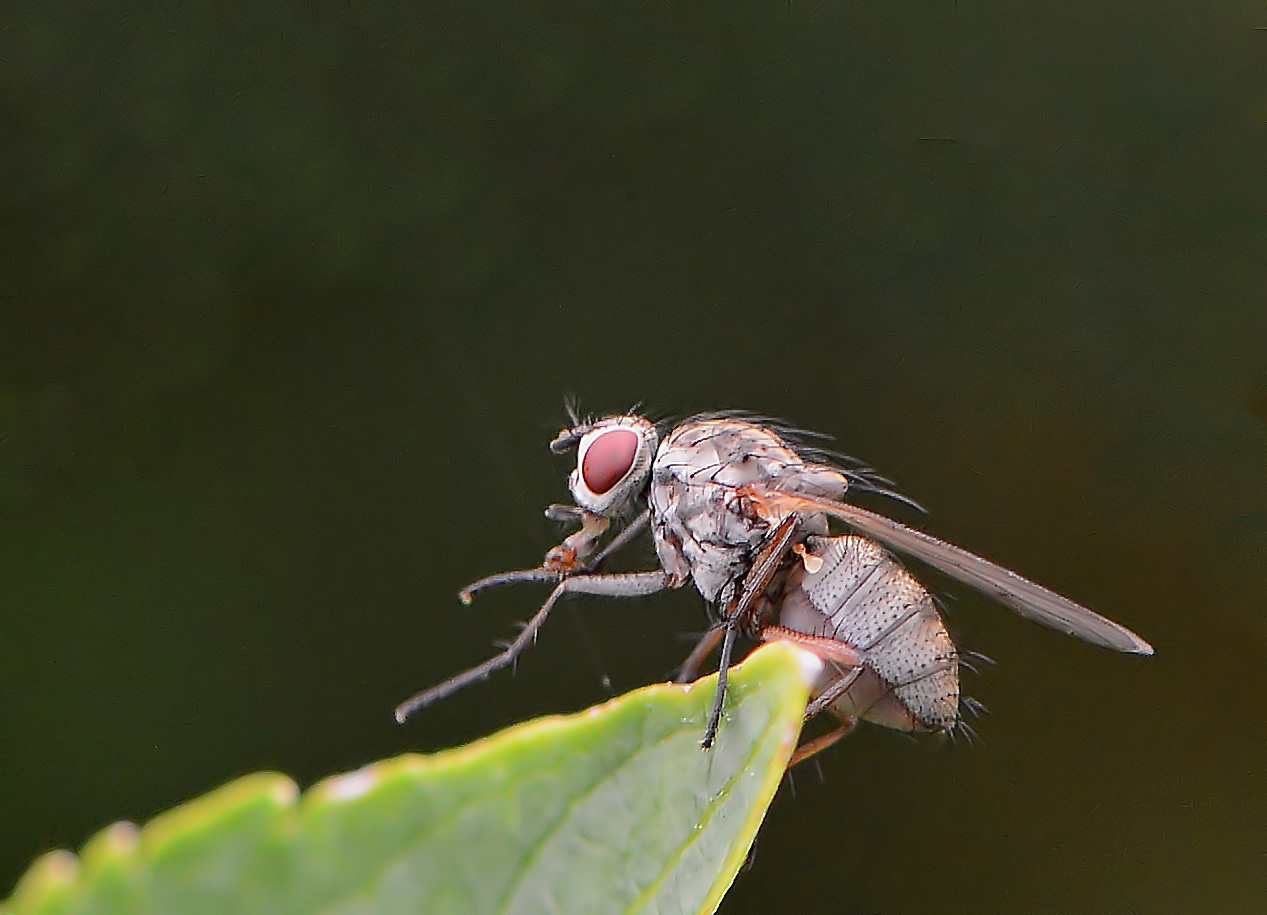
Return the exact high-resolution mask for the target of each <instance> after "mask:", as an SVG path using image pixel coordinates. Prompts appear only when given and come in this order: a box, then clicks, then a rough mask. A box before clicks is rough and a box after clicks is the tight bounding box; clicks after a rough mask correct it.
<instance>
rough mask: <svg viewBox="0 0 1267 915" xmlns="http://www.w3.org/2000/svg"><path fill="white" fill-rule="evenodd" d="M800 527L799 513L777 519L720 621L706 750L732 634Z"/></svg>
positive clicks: (722, 695)
mask: <svg viewBox="0 0 1267 915" xmlns="http://www.w3.org/2000/svg"><path fill="white" fill-rule="evenodd" d="M800 529H801V521H800V517H799V516H798V515H795V514H791V515H788V516H786V517H785V518H784V519H783V520H782V521H780V522H779V526H778V527H776V528H775V529H774V531H773V532H772V533H771V534H770V537H769V539H768V540H767V541H766V545H765V546H763V547H762V548H761V552H759V553H758V554H757V557H756V559H755V560H753V563H752V568H750V569H749V570H748V574H747V575H745V576H744V580H743V588H742V589H741V591H740V593H739V599H738V600H737V601H736V602H735V604H734V606H732V607H731V609H730V612H729V613H727V614H726V619H725V622H724V623H723V627H724V628H723V633H724V639H723V641H722V645H721V665H720V667H719V668H718V670H717V698H715V699H714V700H713V714H712V715H711V716H710V717H709V719H708V728H707V730H705V731H704V739H703V740H701V741H700V746H702V747H703V748H704V749H705V750H707V749H708V748H709V747H711V746H712V745H713V741H714V740H715V739H716V738H717V727H718V725H720V724H721V713H722V705H723V704H724V702H725V700H726V679H727V676H726V675H727V672H728V671H729V670H730V656H731V652H732V651H733V650H734V647H735V636H736V635H738V632H739V627H740V626H746V625H748V624H749V617H750V616H751V614H752V610H753V607H754V606H755V605H756V603H757V601H758V600H759V599H760V598H761V595H762V594H763V593H764V592H765V589H766V588H767V587H769V585H770V582H771V581H772V580H773V578H774V576H775V573H776V572H778V571H779V566H780V565H782V563H783V559H784V557H786V556H787V554H788V552H789V551H790V550H791V549H792V544H793V543H794V542H795V541H796V538H797V536H798V535H799V534H800ZM692 654H694V652H692Z"/></svg>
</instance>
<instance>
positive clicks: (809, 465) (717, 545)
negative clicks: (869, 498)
mask: <svg viewBox="0 0 1267 915" xmlns="http://www.w3.org/2000/svg"><path fill="white" fill-rule="evenodd" d="M747 486H752V487H756V488H758V489H762V488H767V489H777V490H779V491H782V492H791V493H804V494H807V495H814V496H820V497H827V498H838V497H839V496H841V495H843V494H844V492H845V490H846V488H847V487H848V479H847V478H846V477H845V475H844V473H842V472H841V471H840V470H838V469H837V468H834V467H830V466H829V465H826V464H816V463H814V462H811V461H806V460H805V459H803V458H802V457H801V456H800V455H799V454H797V453H796V451H795V450H793V449H792V447H791V446H790V445H788V443H787V442H785V441H784V440H783V439H782V438H780V437H779V436H778V435H777V434H775V433H774V432H772V431H771V430H769V429H767V428H764V427H762V426H759V425H756V424H754V423H750V422H746V421H744V420H741V419H735V418H712V419H697V420H688V421H686V422H684V423H682V424H681V425H679V426H678V427H676V428H675V429H674V430H673V431H672V432H671V433H669V435H668V436H667V437H666V438H665V440H664V441H663V442H662V443H661V444H660V447H659V448H658V449H657V451H656V454H655V459H654V461H653V463H652V469H651V486H650V490H649V491H648V495H647V501H648V505H649V507H650V509H651V519H652V530H653V533H654V536H655V541H656V553H657V555H658V556H659V558H660V562H661V563H662V564H663V566H664V567H665V569H666V570H668V571H670V572H671V573H673V574H675V575H681V576H683V577H685V576H686V575H688V574H689V575H690V577H691V579H692V580H693V581H694V583H695V586H696V588H697V589H698V590H699V592H700V594H702V595H703V596H704V598H705V599H706V600H709V601H713V600H717V599H718V596H719V595H720V594H722V593H723V592H724V591H725V589H726V588H727V587H731V586H733V585H734V584H735V583H736V582H737V581H739V580H740V579H742V578H743V576H744V575H745V574H746V572H747V570H748V568H749V567H750V565H751V561H752V557H753V555H755V553H756V551H757V550H758V549H760V546H761V544H762V543H763V542H764V540H765V538H766V536H767V535H768V534H769V531H770V529H771V527H772V523H771V520H772V519H770V518H766V517H762V516H761V515H760V514H759V513H757V512H756V511H754V510H753V509H752V507H751V506H749V505H746V504H745V499H744V498H743V487H747ZM805 520H806V524H807V527H806V529H807V530H809V531H811V532H818V533H826V530H827V527H826V519H825V518H822V517H821V516H813V517H809V518H807V519H805ZM774 523H777V519H774Z"/></svg>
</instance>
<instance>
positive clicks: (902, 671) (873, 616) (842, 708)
mask: <svg viewBox="0 0 1267 915" xmlns="http://www.w3.org/2000/svg"><path fill="white" fill-rule="evenodd" d="M807 547H808V549H809V551H810V553H811V554H812V555H813V556H814V557H816V558H817V559H819V560H821V564H819V563H815V564H814V565H815V569H816V570H815V571H813V572H810V571H809V570H808V569H807V568H806V566H805V565H804V564H803V563H799V562H798V563H795V564H794V565H793V566H792V569H791V571H790V572H789V573H788V578H787V583H786V585H785V587H784V593H783V600H782V602H781V604H780V607H779V613H778V622H779V624H780V625H782V626H785V627H787V628H788V629H794V630H796V631H798V632H804V633H806V634H808V635H813V636H817V637H820V638H830V639H835V640H838V641H842V642H845V643H847V644H849V645H850V646H852V647H853V648H855V649H856V650H858V651H859V652H861V653H862V655H863V658H864V661H863V666H864V667H865V668H866V669H865V670H864V671H863V674H862V675H861V676H859V677H858V679H857V681H856V682H855V683H854V685H853V686H852V687H851V688H850V689H849V690H848V691H846V692H845V693H844V694H843V695H842V696H841V698H840V700H838V701H837V702H836V703H835V705H834V706H833V711H834V712H835V713H836V714H838V715H841V716H842V717H845V716H855V717H859V718H863V719H866V720H869V721H873V722H874V723H876V724H881V725H884V726H886V727H891V728H897V729H898V730H936V731H942V730H949V729H950V728H953V727H954V726H955V724H956V722H958V720H959V655H958V652H957V650H956V648H955V644H954V642H953V641H952V639H951V638H950V634H949V633H948V632H947V631H946V626H945V624H944V623H943V622H942V619H941V615H940V614H939V613H938V612H937V607H936V604H935V603H934V601H933V598H932V595H930V594H929V593H928V591H927V590H926V589H925V588H924V587H923V586H922V585H920V584H919V582H917V581H916V580H915V579H914V577H912V576H911V574H910V573H909V572H907V571H906V569H905V568H903V567H902V565H901V563H899V562H898V561H897V560H896V559H895V558H893V556H891V555H890V554H889V553H888V552H887V551H885V550H884V549H883V548H882V547H880V546H879V545H877V544H875V543H873V542H872V541H870V540H867V539H866V538H864V537H858V536H844V537H810V538H809V539H808V541H807ZM837 675H843V674H841V673H840V672H839V671H837V672H836V673H835V674H833V673H832V672H831V666H830V665H828V672H827V673H825V674H824V675H823V676H824V678H825V683H824V684H820V688H819V690H818V691H819V692H821V691H822V690H823V689H825V688H826V686H827V685H830V682H831V681H833V680H834V679H836V677H837Z"/></svg>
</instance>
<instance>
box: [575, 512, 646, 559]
mask: <svg viewBox="0 0 1267 915" xmlns="http://www.w3.org/2000/svg"><path fill="white" fill-rule="evenodd" d="M650 523H651V512H649V511H644V512H643V513H642V514H641V515H639V516H638V517H637V518H634V519H633V520H632V521H630V522H629V523H628V524H627V525H625V529H624V530H623V531H621V532H620V533H619V534H617V535H616V536H615V537H613V538H612V541H611V543H609V544H607V546H605V547H603V549H602V550H601V551H600V552H599V554H598V555H597V556H595V557H594V558H593V559H591V560H590V561H589V562H587V563H586V564H585V565H584V566H583V567H582V568H581V571H582V572H585V573H587V574H591V575H592V574H593V573H595V572H601V571H602V569H603V566H604V565H606V564H607V560H609V559H611V558H612V557H613V556H615V555H616V554H617V553H619V552H620V551H621V550H623V549H624V548H625V547H627V546H628V545H629V544H630V543H632V542H633V540H634V539H635V538H636V537H638V535H640V534H641V533H642V532H643V531H645V530H646V529H647V525H649V524H650Z"/></svg>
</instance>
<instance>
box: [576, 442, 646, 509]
mask: <svg viewBox="0 0 1267 915" xmlns="http://www.w3.org/2000/svg"><path fill="white" fill-rule="evenodd" d="M637 453H638V436H637V434H636V433H633V432H630V431H629V430H628V429H612V430H611V431H610V432H604V433H603V434H602V435H600V436H599V437H598V438H596V439H594V441H592V442H590V446H589V447H588V448H586V449H585V459H584V460H582V461H581V479H583V480H584V481H585V485H586V486H588V487H589V491H590V492H592V493H593V494H594V495H596V496H601V495H603V493H605V492H607V491H608V490H609V489H611V488H612V487H613V486H615V485H616V484H617V483H619V482H620V480H621V478H622V477H624V475H625V474H627V473H628V472H629V468H630V467H632V466H633V462H634V456H635V455H637Z"/></svg>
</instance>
